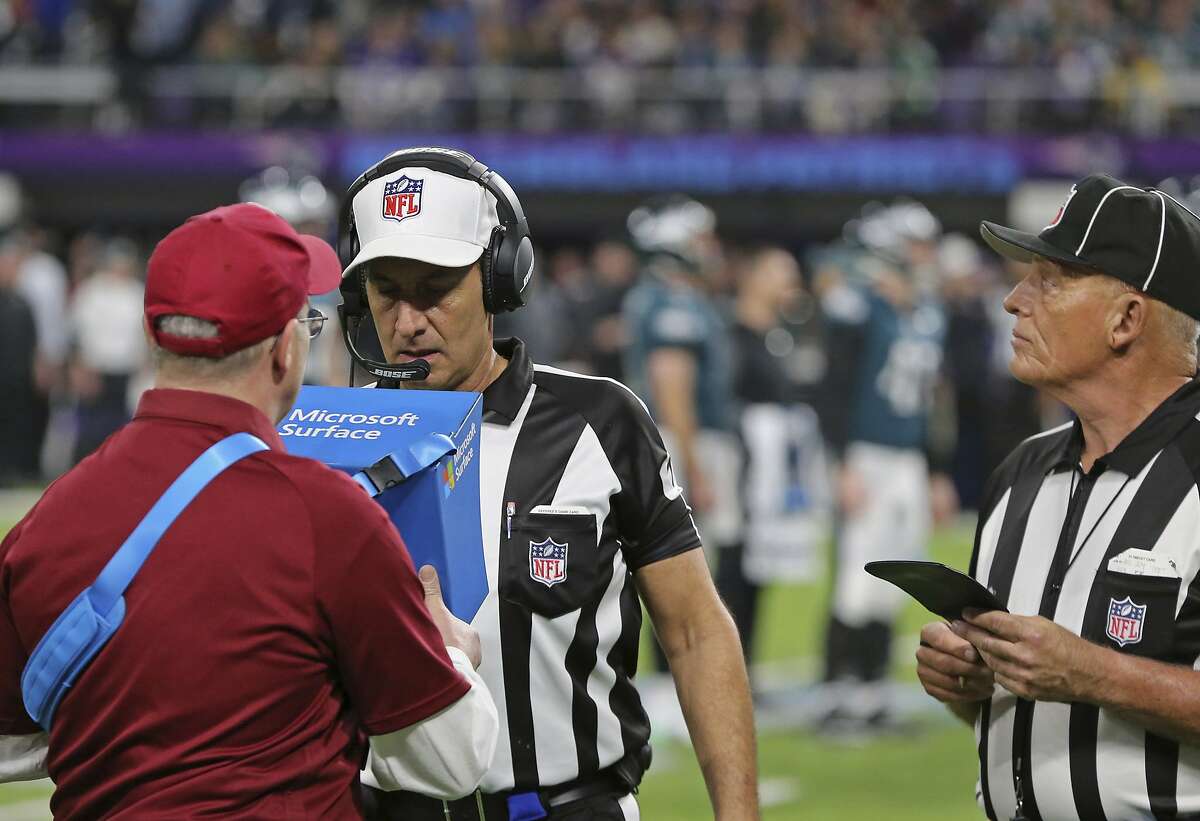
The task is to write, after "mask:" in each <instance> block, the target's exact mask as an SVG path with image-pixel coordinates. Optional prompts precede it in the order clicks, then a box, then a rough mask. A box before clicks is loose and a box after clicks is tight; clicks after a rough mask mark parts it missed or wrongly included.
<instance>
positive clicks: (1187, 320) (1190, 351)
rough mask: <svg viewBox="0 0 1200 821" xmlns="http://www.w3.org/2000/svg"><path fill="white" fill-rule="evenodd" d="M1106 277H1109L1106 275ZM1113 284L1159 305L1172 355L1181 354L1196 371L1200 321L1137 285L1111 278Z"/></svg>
mask: <svg viewBox="0 0 1200 821" xmlns="http://www.w3.org/2000/svg"><path fill="white" fill-rule="evenodd" d="M1105 276H1108V275H1107V274H1105ZM1108 278H1109V279H1111V280H1112V281H1113V282H1115V283H1116V284H1117V286H1118V287H1119V288H1120V291H1122V292H1126V293H1135V294H1141V295H1142V296H1147V297H1149V298H1150V300H1151V301H1152V302H1155V303H1157V305H1158V314H1159V323H1160V325H1161V326H1162V330H1163V335H1164V337H1165V338H1166V340H1167V341H1168V342H1170V343H1172V350H1171V352H1170V353H1171V354H1179V355H1182V356H1183V357H1185V358H1186V359H1187V360H1188V361H1189V362H1190V363H1191V364H1190V365H1189V367H1190V368H1192V369H1193V370H1194V369H1195V363H1196V356H1197V349H1196V343H1197V339H1198V338H1200V320H1196V319H1194V318H1192V317H1190V316H1188V315H1187V314H1185V313H1184V312H1183V311H1181V310H1179V309H1178V308H1173V307H1171V306H1170V305H1168V304H1167V303H1165V302H1163V301H1162V300H1161V299H1155V298H1154V297H1150V296H1149V294H1147V293H1146V292H1145V291H1143V290H1141V289H1140V288H1138V287H1137V286H1135V285H1130V284H1129V283H1128V282H1125V281H1124V280H1120V279H1117V278H1116V277H1112V276H1109V277H1108Z"/></svg>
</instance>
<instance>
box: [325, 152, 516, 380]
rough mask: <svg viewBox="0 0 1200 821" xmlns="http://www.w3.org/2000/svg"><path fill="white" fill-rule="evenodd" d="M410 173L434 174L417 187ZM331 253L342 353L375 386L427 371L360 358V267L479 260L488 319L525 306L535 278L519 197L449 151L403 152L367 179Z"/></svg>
mask: <svg viewBox="0 0 1200 821" xmlns="http://www.w3.org/2000/svg"><path fill="white" fill-rule="evenodd" d="M413 169H428V170H430V171H435V172H440V175H425V176H424V179H417V177H414V176H413V175H412V173H411V172H412V170H413ZM401 170H404V173H403V174H401V175H399V176H394V175H396V174H397V172H400V171H401ZM441 175H445V176H441ZM489 194H490V196H489ZM389 209H390V210H389ZM338 253H339V255H340V257H341V262H342V267H343V269H344V273H343V276H342V285H341V294H342V305H340V306H339V307H338V313H339V316H340V317H341V318H342V331H343V335H344V336H345V339H346V346H347V348H348V349H349V351H350V355H351V357H352V358H353V359H354V361H355V362H356V363H357V364H359V365H360V366H361V367H362V368H364V369H365V370H366V371H367V372H369V373H371V374H372V375H373V376H375V377H376V378H390V379H424V378H425V377H427V376H428V372H429V368H428V364H427V363H425V362H422V361H420V360H418V361H416V362H413V363H411V364H405V365H397V364H391V363H387V362H381V361H376V360H372V359H369V358H367V357H366V356H364V355H363V354H362V353H360V351H359V350H358V347H357V345H356V341H357V336H358V332H359V329H360V326H361V325H362V324H363V322H364V321H365V320H367V319H369V309H368V306H367V301H366V294H365V290H364V281H365V280H364V269H363V264H364V263H366V262H369V261H370V260H372V259H379V258H385V257H405V258H412V259H420V260H423V261H425V262H429V263H431V264H433V265H439V266H444V267H462V266H464V265H469V264H471V263H473V262H475V261H476V260H478V262H479V268H480V273H481V275H482V280H483V305H484V308H485V309H486V310H487V311H488V312H489V313H492V314H499V313H504V312H507V311H513V310H516V309H517V308H519V307H521V306H522V305H524V304H525V301H526V292H527V289H528V287H529V283H530V280H531V279H532V276H533V263H534V258H533V243H532V241H531V240H530V237H529V223H528V222H527V220H526V219H525V212H524V211H523V209H522V208H521V203H520V201H519V200H518V199H517V195H516V193H515V192H514V191H513V190H512V188H511V187H510V186H509V184H508V183H507V182H505V180H504V178H503V177H501V176H500V175H499V174H497V173H496V172H495V171H492V170H491V169H490V168H488V167H487V166H486V165H484V164H483V163H481V162H479V161H478V160H476V159H475V158H474V157H472V156H471V155H470V154H467V153H465V152H462V151H456V150H454V149H449V148H407V149H402V150H400V151H395V152H393V153H391V154H389V155H388V156H387V157H385V158H384V159H383V160H381V161H380V162H378V163H376V164H375V165H373V166H371V167H370V168H368V169H367V170H366V171H364V172H363V174H362V176H360V177H359V178H358V179H357V180H355V181H354V183H353V184H352V185H351V186H350V188H349V189H348V190H347V191H346V194H345V197H344V199H343V202H342V207H341V211H340V213H339V220H338Z"/></svg>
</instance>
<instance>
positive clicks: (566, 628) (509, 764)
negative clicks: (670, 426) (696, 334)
mask: <svg viewBox="0 0 1200 821" xmlns="http://www.w3.org/2000/svg"><path fill="white" fill-rule="evenodd" d="M496 350H497V351H498V352H499V353H500V354H501V355H502V356H505V357H506V358H508V359H509V365H508V367H507V368H506V369H505V371H504V373H503V374H502V375H501V376H500V378H499V379H497V380H496V382H494V383H493V384H492V385H491V386H489V387H488V388H487V390H486V391H484V395H483V402H484V418H483V431H482V451H481V456H480V460H481V461H480V480H481V481H480V516H481V520H482V525H483V544H484V556H485V560H486V564H487V576H488V587H489V592H488V596H487V599H486V600H485V601H484V603H483V606H482V607H481V608H480V610H479V613H478V614H477V615H476V617H475V619H474V621H473V622H472V624H473V626H474V627H475V629H476V630H478V631H479V635H480V638H481V640H482V643H483V664H482V666H481V667H480V668H479V673H480V675H481V676H482V677H483V679H484V680H485V681H486V683H487V685H488V688H489V689H490V690H491V692H492V695H493V696H494V697H495V699H496V702H497V706H498V708H499V713H500V728H501V741H500V744H499V745H498V747H497V750H496V755H495V758H494V760H493V762H492V766H491V769H490V770H489V771H488V773H487V775H486V776H485V777H484V780H483V783H482V785H481V788H482V789H483V790H484V791H485V792H498V791H502V790H509V789H513V788H516V789H518V790H525V789H530V788H534V787H538V786H551V785H555V784H561V783H564V782H567V781H571V780H572V779H575V778H577V777H580V776H587V775H590V774H593V773H595V772H597V771H598V770H600V769H603V768H604V767H606V766H608V765H610V764H613V763H614V762H616V761H617V760H618V759H620V758H622V757H623V756H624V755H625V754H626V753H630V752H633V751H636V750H638V749H640V748H641V747H642V746H643V745H645V744H646V743H647V740H648V739H649V737H650V725H649V722H648V720H647V718H646V713H645V711H644V710H643V709H642V704H641V701H640V699H639V698H638V694H637V690H636V689H634V686H633V682H632V676H633V674H634V671H635V669H636V666H637V656H638V640H639V634H640V632H641V623H642V611H641V605H640V603H639V599H638V594H637V589H636V587H635V586H634V582H633V576H632V571H634V570H637V569H638V568H640V567H644V566H646V565H648V564H651V563H653V562H656V561H659V560H662V559H665V558H668V557H670V556H675V555H678V554H680V553H683V552H685V551H688V550H692V549H695V548H697V547H699V546H700V538H699V536H698V535H697V532H696V527H695V525H694V524H693V522H692V517H691V512H690V510H689V509H688V506H687V503H686V502H685V501H684V499H683V496H682V492H681V490H680V488H679V486H678V485H677V484H676V482H675V479H674V476H673V474H672V472H671V466H670V462H669V460H668V458H667V453H666V450H665V449H664V448H663V444H662V439H661V437H660V436H659V434H658V430H657V428H656V427H655V426H654V423H653V422H652V421H651V419H650V415H649V414H648V413H647V411H646V408H645V406H644V405H642V403H641V402H640V401H639V400H638V399H637V397H636V396H634V394H633V393H631V392H630V391H629V389H628V388H626V387H625V386H623V385H621V384H620V383H617V382H614V381H613V380H611V379H599V378H593V377H587V376H581V375H579V374H575V373H570V372H567V371H562V370H559V369H557V368H550V367H545V366H542V365H533V364H532V363H530V362H529V360H528V358H527V357H526V354H525V349H524V346H523V345H522V344H521V342H519V341H517V340H507V341H502V342H498V343H497V344H496ZM506 739H507V740H506Z"/></svg>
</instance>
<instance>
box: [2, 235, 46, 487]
mask: <svg viewBox="0 0 1200 821" xmlns="http://www.w3.org/2000/svg"><path fill="white" fill-rule="evenodd" d="M21 256H22V255H21V251H20V249H19V247H18V244H17V242H16V240H14V239H13V238H12V237H8V238H6V239H4V240H3V241H0V386H3V400H2V401H0V486H4V485H5V484H8V483H10V482H12V481H19V480H23V479H32V478H34V477H35V476H36V475H37V465H38V452H37V449H36V447H35V445H34V416H35V409H36V404H37V389H36V386H35V385H34V374H33V365H34V357H35V355H36V344H37V343H36V339H37V331H36V327H35V324H34V319H33V311H32V309H30V307H29V304H28V303H27V302H26V301H25V299H24V297H22V296H21V294H20V293H19V291H18V290H17V287H18V284H17V283H18V278H19V277H20V272H21Z"/></svg>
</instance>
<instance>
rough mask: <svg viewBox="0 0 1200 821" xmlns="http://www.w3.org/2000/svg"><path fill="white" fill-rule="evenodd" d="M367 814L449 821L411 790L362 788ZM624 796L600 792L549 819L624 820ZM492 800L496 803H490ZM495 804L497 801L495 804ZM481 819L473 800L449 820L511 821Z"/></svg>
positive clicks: (385, 819) (399, 820)
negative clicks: (410, 791)
mask: <svg viewBox="0 0 1200 821" xmlns="http://www.w3.org/2000/svg"><path fill="white" fill-rule="evenodd" d="M362 797H363V810H364V817H365V818H366V819H367V821H446V815H445V813H444V811H443V809H442V802H441V801H437V800H435V799H432V798H425V797H423V796H414V795H412V794H411V793H389V792H384V791H383V790H376V789H373V788H371V787H367V786H363V787H362ZM621 797H622V796H619V795H615V794H614V795H598V796H593V797H591V798H584V799H581V800H579V801H572V802H571V803H570V804H563V805H562V806H559V807H554V808H552V809H551V810H550V814H549V815H548V816H546V817H547V819H549V821H624V818H625V814H624V812H622V811H621V806H620V804H619V803H618V802H619V801H620V800H621ZM489 803H493V802H489ZM493 806H494V804H493ZM485 816H486V817H485V818H481V817H480V815H479V811H478V810H477V809H475V805H474V802H473V801H469V800H466V801H461V802H455V803H454V808H453V809H452V810H451V814H450V821H508V818H507V813H504V812H503V811H502V810H500V811H495V810H493V811H486V812H485Z"/></svg>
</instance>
